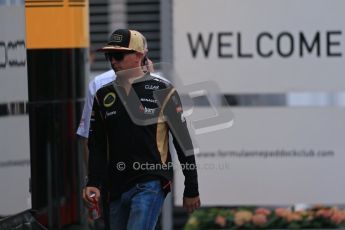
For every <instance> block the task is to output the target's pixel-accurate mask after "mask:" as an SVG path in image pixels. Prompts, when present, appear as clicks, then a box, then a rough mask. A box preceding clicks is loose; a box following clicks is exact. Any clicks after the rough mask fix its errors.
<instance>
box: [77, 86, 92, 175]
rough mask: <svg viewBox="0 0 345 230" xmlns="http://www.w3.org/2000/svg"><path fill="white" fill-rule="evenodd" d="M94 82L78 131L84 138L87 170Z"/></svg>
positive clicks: (84, 156)
mask: <svg viewBox="0 0 345 230" xmlns="http://www.w3.org/2000/svg"><path fill="white" fill-rule="evenodd" d="M93 84H94V81H91V82H90V83H89V88H88V91H87V94H86V98H85V103H84V108H83V114H82V116H81V119H80V123H79V127H78V130H77V134H78V136H80V137H81V138H82V141H81V142H82V148H83V158H84V163H85V169H87V166H88V159H89V150H88V147H87V143H88V138H89V128H90V118H91V110H92V105H93V100H94V95H93V93H92V90H93V89H92V88H93V87H94V85H93Z"/></svg>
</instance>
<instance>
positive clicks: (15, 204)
mask: <svg viewBox="0 0 345 230" xmlns="http://www.w3.org/2000/svg"><path fill="white" fill-rule="evenodd" d="M0 130H1V131H0V183H1V184H2V185H1V186H0V194H1V195H0V215H9V214H15V213H18V212H21V211H23V210H26V209H28V208H31V205H30V206H29V205H28V200H30V193H29V178H30V138H29V116H12V117H0Z"/></svg>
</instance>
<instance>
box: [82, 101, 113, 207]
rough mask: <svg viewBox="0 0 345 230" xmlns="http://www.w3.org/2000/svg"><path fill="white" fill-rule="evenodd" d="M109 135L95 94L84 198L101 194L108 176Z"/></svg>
mask: <svg viewBox="0 0 345 230" xmlns="http://www.w3.org/2000/svg"><path fill="white" fill-rule="evenodd" d="M106 146H107V137H106V130H105V127H104V123H103V117H102V114H101V112H100V108H99V104H98V102H97V97H96V96H95V99H94V102H93V108H92V113H91V119H90V132H89V140H88V149H89V161H88V182H87V185H86V188H85V197H84V199H85V200H86V201H87V202H90V201H91V199H90V195H91V194H92V193H95V194H96V200H98V199H99V196H100V192H99V190H100V187H101V184H102V181H103V180H104V178H105V176H106V166H107V147H106Z"/></svg>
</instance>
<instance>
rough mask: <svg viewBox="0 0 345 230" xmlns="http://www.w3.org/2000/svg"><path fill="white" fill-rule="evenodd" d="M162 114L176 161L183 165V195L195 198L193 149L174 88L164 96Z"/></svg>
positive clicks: (195, 175) (196, 181) (195, 181)
mask: <svg viewBox="0 0 345 230" xmlns="http://www.w3.org/2000/svg"><path fill="white" fill-rule="evenodd" d="M163 113H164V116H165V119H166V121H167V123H168V125H169V129H170V132H171V134H172V136H173V143H174V146H175V149H176V152H177V156H178V159H179V161H180V163H181V164H183V167H182V171H183V175H184V176H185V182H184V185H185V190H184V194H183V195H184V196H185V197H196V196H198V195H199V189H198V174H197V165H196V162H195V156H194V148H193V143H192V140H191V137H190V134H189V132H188V128H187V123H186V120H185V118H184V116H183V109H182V104H181V100H180V97H179V95H178V93H177V91H176V90H175V88H171V89H170V90H169V93H168V95H167V96H166V100H165V103H163Z"/></svg>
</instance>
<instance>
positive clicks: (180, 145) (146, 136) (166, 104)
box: [87, 74, 199, 200]
mask: <svg viewBox="0 0 345 230" xmlns="http://www.w3.org/2000/svg"><path fill="white" fill-rule="evenodd" d="M90 122H91V124H90V131H89V142H88V147H89V152H90V153H89V171H88V183H87V186H93V187H98V188H101V187H102V186H106V187H107V190H108V191H109V192H110V200H114V199H116V198H118V197H119V196H120V195H121V193H123V192H125V191H126V190H128V189H129V188H130V187H131V186H133V185H135V184H136V183H140V182H145V181H149V180H154V179H159V180H161V181H162V186H163V189H164V190H165V191H166V192H169V189H170V185H171V183H170V182H171V181H172V178H173V167H172V161H171V160H172V159H171V155H170V152H169V131H170V133H171V134H172V136H173V143H174V146H175V149H176V152H177V155H178V159H179V161H180V163H181V164H183V167H181V168H182V170H183V174H184V176H185V190H184V196H185V197H196V196H198V195H199V191H198V179H197V168H196V163H195V157H194V154H193V145H192V141H191V138H190V135H189V132H188V129H187V125H186V121H185V119H184V117H183V110H182V105H181V101H180V98H179V95H178V93H177V92H176V90H175V88H174V87H173V86H172V85H171V84H170V83H169V82H168V81H166V80H163V79H161V78H158V77H155V76H152V75H150V74H146V75H144V76H143V77H141V78H140V79H138V80H136V81H134V83H133V84H132V88H131V90H130V92H129V93H128V95H127V94H126V93H125V90H124V89H123V88H122V87H121V86H119V85H118V84H117V83H116V81H114V82H111V83H109V84H107V85H105V86H104V87H102V88H100V89H99V90H98V91H97V92H96V95H95V98H94V103H93V109H92V115H91V121H90Z"/></svg>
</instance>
